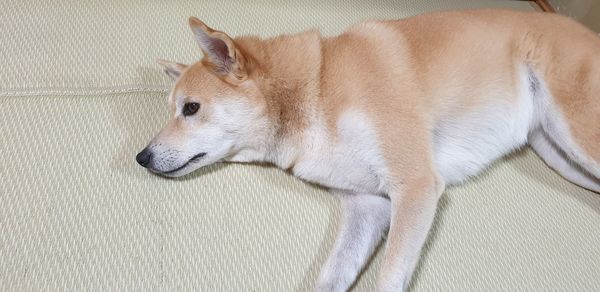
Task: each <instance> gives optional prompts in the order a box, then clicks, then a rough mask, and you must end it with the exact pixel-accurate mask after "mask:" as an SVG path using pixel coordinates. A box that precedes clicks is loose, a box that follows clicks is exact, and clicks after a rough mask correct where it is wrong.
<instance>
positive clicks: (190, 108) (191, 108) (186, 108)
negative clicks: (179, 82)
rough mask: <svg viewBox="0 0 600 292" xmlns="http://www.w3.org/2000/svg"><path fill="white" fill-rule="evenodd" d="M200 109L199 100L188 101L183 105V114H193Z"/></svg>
mask: <svg viewBox="0 0 600 292" xmlns="http://www.w3.org/2000/svg"><path fill="white" fill-rule="evenodd" d="M199 109H200V104H199V103H197V102H188V103H186V104H184V105H183V115H184V116H191V115H193V114H195V113H196V112H197V111H198V110H199Z"/></svg>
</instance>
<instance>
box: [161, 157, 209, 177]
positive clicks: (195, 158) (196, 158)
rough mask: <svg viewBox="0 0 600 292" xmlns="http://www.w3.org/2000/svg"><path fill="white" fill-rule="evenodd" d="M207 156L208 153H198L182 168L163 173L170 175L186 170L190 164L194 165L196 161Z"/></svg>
mask: <svg viewBox="0 0 600 292" xmlns="http://www.w3.org/2000/svg"><path fill="white" fill-rule="evenodd" d="M205 155H206V152H201V153H198V154H196V155H194V156H193V157H192V158H190V160H188V161H187V162H186V163H184V164H183V165H182V166H180V167H178V168H175V169H173V170H169V171H165V172H163V174H170V173H174V172H177V171H180V170H182V169H184V168H185V167H186V166H188V165H189V164H190V163H192V162H194V161H196V160H198V159H200V158H202V157H204V156H205Z"/></svg>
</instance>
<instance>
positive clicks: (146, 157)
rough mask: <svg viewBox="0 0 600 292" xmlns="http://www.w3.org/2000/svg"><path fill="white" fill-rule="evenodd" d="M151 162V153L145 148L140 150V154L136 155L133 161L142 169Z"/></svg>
mask: <svg viewBox="0 0 600 292" xmlns="http://www.w3.org/2000/svg"><path fill="white" fill-rule="evenodd" d="M151 160H152V152H150V151H148V148H145V149H144V150H142V152H140V153H138V155H136V156H135V161H137V163H139V164H140V165H141V166H143V167H146V166H148V164H150V161H151Z"/></svg>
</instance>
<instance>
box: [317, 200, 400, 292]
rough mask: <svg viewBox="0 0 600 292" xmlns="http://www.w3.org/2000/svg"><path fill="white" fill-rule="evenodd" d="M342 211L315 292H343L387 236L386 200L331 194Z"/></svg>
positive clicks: (387, 213)
mask: <svg viewBox="0 0 600 292" xmlns="http://www.w3.org/2000/svg"><path fill="white" fill-rule="evenodd" d="M331 193H332V194H334V195H337V196H338V197H339V198H340V200H341V202H342V208H343V211H342V212H343V215H342V216H343V222H342V225H341V227H340V230H339V234H338V238H337V239H336V242H335V244H334V247H333V250H332V251H331V253H330V255H329V258H328V259H327V261H326V262H325V265H324V266H323V267H322V269H321V274H320V275H319V280H318V281H317V286H316V287H315V291H347V290H348V288H349V287H350V286H351V285H352V284H353V283H354V281H355V280H356V278H357V277H358V274H359V273H360V271H361V270H362V269H363V268H364V266H365V264H366V262H367V261H368V259H369V257H370V256H371V254H372V253H373V251H374V250H375V248H376V247H377V245H378V244H379V242H380V241H381V239H382V238H383V236H384V235H385V233H386V232H387V229H388V228H389V223H390V200H389V199H387V198H384V197H380V196H375V195H366V194H350V193H345V192H342V191H337V190H336V191H331Z"/></svg>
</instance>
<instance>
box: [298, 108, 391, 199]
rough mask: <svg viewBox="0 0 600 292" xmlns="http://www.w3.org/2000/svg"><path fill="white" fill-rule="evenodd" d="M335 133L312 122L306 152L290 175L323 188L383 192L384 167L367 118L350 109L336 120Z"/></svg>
mask: <svg viewBox="0 0 600 292" xmlns="http://www.w3.org/2000/svg"><path fill="white" fill-rule="evenodd" d="M336 130H337V133H335V136H334V137H332V136H333V135H328V133H327V131H326V128H325V124H324V123H323V122H321V121H318V120H317V121H313V123H312V125H311V128H310V129H309V131H308V133H309V136H308V140H309V141H310V143H309V145H310V146H308V149H307V151H306V154H305V155H304V156H302V157H301V159H300V160H299V161H298V162H297V163H296V165H295V166H294V168H293V169H292V171H293V173H294V175H296V176H298V177H300V178H302V179H305V180H307V181H311V182H315V183H318V184H321V185H324V186H327V187H331V188H337V189H344V190H350V191H354V192H363V193H372V194H378V193H383V192H384V189H385V186H384V179H383V178H384V177H385V166H384V163H383V158H382V156H381V154H380V152H379V145H378V139H377V137H376V135H375V132H374V129H373V128H372V126H371V125H370V123H369V120H368V118H367V117H366V116H365V115H364V114H363V113H361V112H359V111H356V110H350V111H347V112H345V113H343V114H342V115H341V116H340V118H339V119H338V122H337V127H336Z"/></svg>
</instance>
